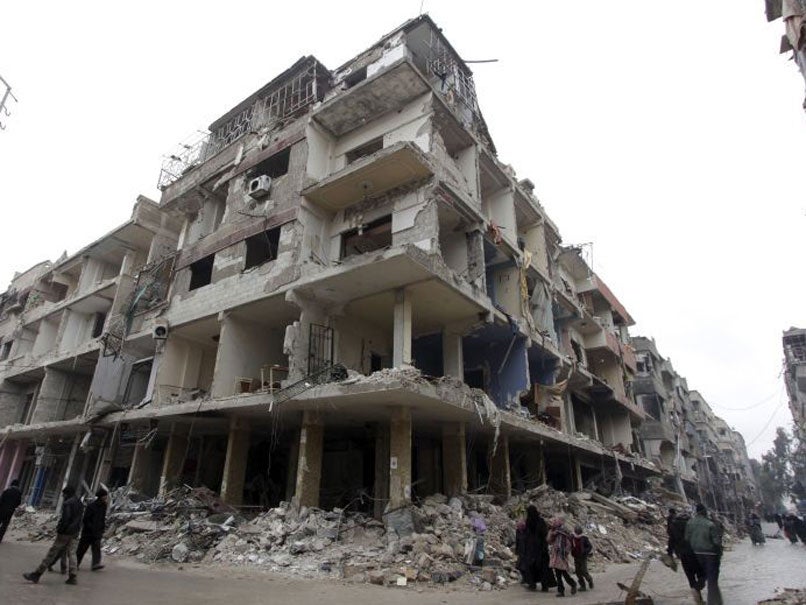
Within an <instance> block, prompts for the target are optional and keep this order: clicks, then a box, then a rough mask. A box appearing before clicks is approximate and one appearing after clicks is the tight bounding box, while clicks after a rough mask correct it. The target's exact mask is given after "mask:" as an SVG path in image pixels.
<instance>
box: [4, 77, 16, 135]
mask: <svg viewBox="0 0 806 605" xmlns="http://www.w3.org/2000/svg"><path fill="white" fill-rule="evenodd" d="M0 83H2V87H0V97H1V98H0V118H2V117H3V116H10V115H11V112H10V111H9V110H8V102H9V99H10V100H12V101H17V97H15V96H14V94H13V93H12V92H11V84H9V83H8V82H6V80H5V78H3V76H0ZM17 102H18V101H17ZM5 129H6V125H5V124H4V123H3V122H2V121H0V130H5Z"/></svg>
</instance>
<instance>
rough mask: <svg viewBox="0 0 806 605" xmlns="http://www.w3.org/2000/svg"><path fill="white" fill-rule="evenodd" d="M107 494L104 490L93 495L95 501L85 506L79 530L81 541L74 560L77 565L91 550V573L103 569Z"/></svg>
mask: <svg viewBox="0 0 806 605" xmlns="http://www.w3.org/2000/svg"><path fill="white" fill-rule="evenodd" d="M108 497H109V492H107V491H106V490H105V489H104V488H101V489H99V490H98V491H97V492H96V493H95V500H93V501H92V502H90V503H89V504H88V505H87V509H86V510H85V511H84V523H83V526H82V528H81V539H80V540H79V541H78V550H77V551H76V558H77V563H78V565H81V559H83V558H84V554H85V553H86V552H87V549H88V548H92V567H91V569H92V571H98V570H100V569H103V568H104V566H103V565H102V564H101V540H102V539H103V537H104V530H105V529H106V507H107V499H108Z"/></svg>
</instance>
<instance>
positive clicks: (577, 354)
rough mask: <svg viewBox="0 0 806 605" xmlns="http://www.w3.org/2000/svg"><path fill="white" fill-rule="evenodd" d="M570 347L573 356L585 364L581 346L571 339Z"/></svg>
mask: <svg viewBox="0 0 806 605" xmlns="http://www.w3.org/2000/svg"><path fill="white" fill-rule="evenodd" d="M571 349H573V351H574V357H576V359H577V362H579V363H581V364H582V365H585V356H584V355H583V353H582V347H581V346H580V344H579V343H578V342H577V341H576V340H571Z"/></svg>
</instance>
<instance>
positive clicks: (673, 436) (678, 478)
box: [632, 336, 758, 520]
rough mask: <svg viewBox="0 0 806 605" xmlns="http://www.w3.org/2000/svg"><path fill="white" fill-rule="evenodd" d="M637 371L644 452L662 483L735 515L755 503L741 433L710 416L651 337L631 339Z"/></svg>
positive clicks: (705, 404)
mask: <svg viewBox="0 0 806 605" xmlns="http://www.w3.org/2000/svg"><path fill="white" fill-rule="evenodd" d="M632 344H633V347H634V348H635V351H636V357H637V366H638V372H637V375H636V380H635V386H634V389H635V393H636V401H637V403H638V404H639V405H640V406H641V407H642V408H643V409H644V412H645V413H646V419H645V420H644V422H643V424H642V425H641V432H640V437H641V443H642V445H643V448H644V453H645V455H646V456H647V457H648V458H650V459H651V460H652V461H653V462H655V464H656V465H657V466H659V467H660V469H661V471H662V472H663V475H664V478H665V481H666V483H667V487H669V488H670V489H675V490H677V491H678V492H680V491H682V492H684V493H685V494H686V496H687V497H688V498H690V499H692V500H695V501H699V502H703V503H705V504H706V505H707V506H709V507H711V508H712V509H713V510H716V511H719V512H721V513H722V514H724V515H726V516H728V517H731V518H733V519H736V520H741V519H744V518H745V516H746V514H747V513H748V512H749V511H751V510H753V509H754V508H755V507H756V505H757V504H758V490H757V486H756V484H755V478H754V475H753V473H752V469H751V467H750V460H749V458H748V456H747V448H746V447H745V443H744V438H743V437H742V435H741V434H740V433H739V432H738V431H735V430H733V429H731V428H730V427H729V426H728V425H727V423H726V422H725V421H724V420H723V419H722V418H720V417H718V416H716V415H715V414H714V413H713V410H712V409H711V406H710V405H708V402H707V401H706V400H705V399H704V398H703V396H702V395H701V394H700V393H699V391H696V390H689V387H688V381H687V380H686V379H685V377H683V376H680V375H679V374H678V373H677V372H676V371H675V369H674V366H673V365H672V362H671V360H669V359H664V358H663V357H662V356H661V355H660V353H659V352H658V349H657V346H656V344H655V341H654V339H651V338H646V337H642V336H636V337H633V338H632Z"/></svg>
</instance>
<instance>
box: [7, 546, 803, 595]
mask: <svg viewBox="0 0 806 605" xmlns="http://www.w3.org/2000/svg"><path fill="white" fill-rule="evenodd" d="M46 549H47V545H46V544H44V543H38V544H30V543H26V542H3V543H2V544H0V603H9V604H14V605H78V604H81V605H96V604H97V605H102V604H103V605H151V604H163V603H164V604H165V605H168V604H171V605H203V604H206V603H231V604H237V605H253V604H255V605H257V604H258V603H259V604H261V605H263V604H265V603H283V604H284V605H285V604H288V605H297V604H299V605H303V604H308V603H317V602H318V603H348V604H350V605H377V603H384V604H390V605H398V604H400V605H403V604H404V603H406V604H408V603H412V602H413V603H416V604H418V605H419V604H422V605H443V604H447V605H500V603H501V601H502V599H505V600H506V602H507V605H527V604H529V605H534V603H552V602H556V599H555V598H554V596H553V594H549V595H542V594H540V593H529V592H526V591H525V590H524V589H523V588H522V587H519V586H513V587H510V588H509V589H508V590H507V591H506V592H505V593H503V592H501V591H494V592H487V593H483V592H466V591H450V590H437V589H430V588H426V589H417V588H413V587H408V588H382V587H377V586H366V585H360V586H356V585H350V584H346V583H342V582H338V581H318V580H317V581H313V580H299V579H288V578H284V577H281V576H277V575H272V574H267V573H263V572H259V571H244V570H243V569H233V568H227V569H221V568H207V567H186V568H185V569H184V570H179V569H177V568H175V567H156V568H155V567H147V566H145V565H141V564H139V563H136V562H134V561H133V560H130V559H124V558H107V560H106V564H107V568H106V569H105V570H103V571H100V572H95V573H91V572H81V573H80V574H79V585H78V586H65V585H64V584H63V579H64V578H63V576H61V575H59V574H47V575H45V576H43V577H42V579H41V580H40V583H39V584H37V585H31V584H28V583H27V582H25V581H24V580H23V579H22V577H21V574H22V572H23V571H27V570H30V569H32V568H33V567H35V565H36V564H37V563H38V561H39V558H40V557H41V556H42V555H43V554H44V552H45V550H46ZM636 568H637V565H616V566H612V567H611V568H610V569H609V570H608V571H607V573H605V574H600V575H598V576H596V577H595V578H594V579H595V581H596V590H595V591H594V592H592V593H587V594H578V595H576V596H575V597H572V598H571V602H573V603H576V604H578V605H593V604H596V603H606V602H607V601H616V600H618V599H619V597H621V601H623V598H624V596H623V595H622V594H621V593H620V591H619V590H618V588H616V586H615V582H616V581H621V582H628V581H629V579H630V578H632V576H633V575H634V574H635V571H636ZM721 584H722V587H723V594H724V597H725V605H755V603H756V602H757V601H758V600H760V599H762V598H765V597H768V596H771V595H772V594H773V591H774V589H775V588H776V587H777V586H789V587H803V586H806V547H804V546H803V545H799V546H790V545H789V544H788V543H785V542H784V541H783V540H768V542H767V545H766V546H765V547H755V548H754V547H752V546H751V545H750V543H749V542H742V543H739V544H737V545H736V546H735V547H734V549H733V550H732V551H730V552H728V553H726V555H725V559H724V562H723V575H722V582H721ZM644 588H645V589H646V590H647V592H648V593H649V594H651V595H652V596H653V598H654V599H655V603H656V605H683V604H685V603H691V600H690V598H689V592H688V589H687V586H686V584H685V578H684V576H683V575H682V573H681V572H679V571H678V573H677V574H674V573H672V572H671V571H670V570H668V569H667V568H665V567H663V566H662V565H661V564H660V563H657V562H654V563H653V564H652V565H651V566H650V570H649V573H648V574H647V576H646V578H645V580H644ZM566 602H568V601H566Z"/></svg>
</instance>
